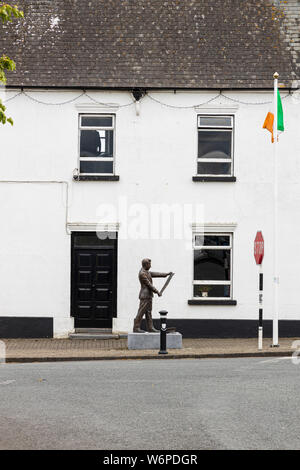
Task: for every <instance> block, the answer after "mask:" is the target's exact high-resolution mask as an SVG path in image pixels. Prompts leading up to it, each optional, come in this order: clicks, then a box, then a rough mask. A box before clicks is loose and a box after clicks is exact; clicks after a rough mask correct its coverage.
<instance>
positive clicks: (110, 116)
mask: <svg viewBox="0 0 300 470" xmlns="http://www.w3.org/2000/svg"><path fill="white" fill-rule="evenodd" d="M83 117H87V118H88V117H104V118H105V117H109V118H112V126H83V125H82V124H81V122H82V121H81V120H82V118H83ZM114 128H115V116H114V115H113V114H99V113H97V114H86V113H84V114H80V115H79V129H80V130H84V129H86V130H87V131H88V130H93V131H94V130H99V131H101V130H104V131H106V130H114Z"/></svg>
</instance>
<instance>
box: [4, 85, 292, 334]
mask: <svg viewBox="0 0 300 470" xmlns="http://www.w3.org/2000/svg"><path fill="white" fill-rule="evenodd" d="M15 93H16V92H13V91H10V92H7V93H6V96H5V97H4V98H10V97H12V96H13V95H14V94H15ZM28 94H30V96H32V97H34V98H35V99H38V100H42V101H45V102H51V103H55V102H56V103H58V102H64V101H68V100H71V99H72V98H76V97H77V96H78V95H79V94H80V91H72V92H70V91H55V92H54V91H44V92H42V91H41V92H33V91H32V92H28ZM89 94H90V95H91V96H92V97H93V98H94V99H96V100H98V101H99V102H105V103H116V104H119V105H122V104H126V103H129V102H130V100H131V96H130V94H129V93H127V92H90V93H89ZM224 94H226V95H227V96H229V97H231V98H234V99H237V100H240V101H245V102H265V101H270V100H271V99H272V94H271V93H257V92H235V93H234V92H227V93H224ZM151 95H152V96H153V97H155V98H156V99H158V100H160V101H162V102H164V103H169V104H172V105H175V106H177V105H178V106H191V105H194V104H198V103H202V102H205V101H207V100H209V99H210V98H212V97H213V96H215V95H216V93H204V92H185V93H184V92H177V94H173V93H171V92H161V93H158V92H152V93H151ZM79 103H80V104H82V105H84V104H87V105H88V104H90V103H91V100H89V98H87V97H86V96H83V97H81V98H80V99H79V100H78V101H75V102H72V103H69V104H66V105H61V106H46V105H42V104H38V103H37V102H34V101H31V100H29V99H28V97H26V96H24V95H20V96H18V97H17V98H15V99H14V100H11V101H10V102H8V113H9V114H11V115H12V116H13V118H14V121H15V125H14V126H13V127H12V128H11V127H10V126H9V125H7V126H4V127H1V128H0V136H1V154H0V180H49V181H50V180H56V181H66V182H68V183H69V210H68V221H69V222H72V223H78V222H84V223H97V222H99V206H100V205H101V203H103V202H106V203H110V204H114V205H115V206H116V207H117V206H118V204H119V201H120V199H121V200H123V202H124V201H125V198H126V202H127V205H128V208H129V210H130V208H131V209H132V204H134V203H140V204H143V207H146V210H147V208H148V209H149V208H150V206H151V204H160V203H166V204H173V203H179V204H197V203H200V204H203V207H204V219H205V221H206V222H208V223H236V224H237V226H236V230H235V233H234V261H233V282H234V299H236V300H237V306H223V307H217V306H205V307H203V306H189V305H188V304H187V300H188V299H190V298H191V296H192V276H193V254H192V250H191V245H189V244H187V243H186V241H184V240H149V239H146V240H144V239H142V240H133V239H127V240H124V239H120V241H119V247H118V317H117V319H116V320H115V321H114V330H115V331H128V330H129V329H130V328H131V325H132V320H133V317H134V316H135V314H136V310H137V307H138V291H139V285H138V280H137V273H138V270H139V268H140V260H141V259H142V258H144V257H150V258H152V264H153V270H161V271H170V270H172V271H175V273H176V276H175V277H174V278H173V280H172V282H171V284H170V285H169V287H168V289H167V290H166V292H165V294H164V296H163V297H162V298H160V299H158V298H156V299H155V302H154V316H155V317H157V316H158V315H157V312H158V310H159V309H161V308H166V309H167V310H168V311H169V312H170V313H169V316H170V318H171V317H172V318H187V319H188V318H191V319H194V318H201V319H202V318H224V319H225V318H226V319H243V318H244V319H256V318H257V315H258V307H257V279H258V272H257V267H256V265H255V262H254V258H253V239H254V236H255V233H256V231H257V230H262V231H263V234H264V238H265V245H266V254H265V260H264V273H265V286H264V287H265V296H264V300H265V318H271V317H272V256H273V251H272V230H273V225H272V217H273V212H272V211H273V199H272V198H273V154H272V145H271V143H270V135H269V133H268V132H267V131H265V130H263V129H262V124H263V121H264V118H265V115H266V113H267V111H268V110H269V105H261V106H255V105H251V106H250V105H243V104H239V105H238V109H237V111H236V128H235V163H234V165H235V176H236V177H237V181H236V183H222V182H218V183H195V182H193V181H192V176H193V175H195V174H196V156H197V113H200V111H199V110H198V111H196V110H195V109H193V108H192V109H174V108H169V107H165V106H161V105H160V104H157V103H155V102H154V101H152V100H150V99H149V98H147V97H146V98H144V99H143V100H142V102H141V113H140V116H137V115H136V112H135V106H129V107H124V108H122V107H120V108H119V109H118V110H117V111H116V174H118V175H120V181H119V182H74V181H72V172H73V169H74V168H75V167H78V160H77V157H78V113H79V111H78V108H77V107H76V105H78V104H79ZM235 105H236V104H235V103H233V102H232V101H229V100H227V99H226V98H221V99H218V100H215V101H213V102H212V103H210V106H213V107H215V108H218V110H219V109H220V108H221V109H224V113H226V112H228V111H227V110H228V108H230V110H231V109H232V107H233V106H235ZM208 106H209V105H206V106H205V108H207V107H208ZM283 106H284V114H285V125H286V132H285V133H284V134H282V135H281V136H280V144H279V154H280V171H279V174H280V180H279V199H280V207H279V211H280V214H279V222H280V246H281V249H280V260H279V266H280V318H282V319H300V311H299V310H300V309H299V296H298V284H299V280H298V270H299V266H300V237H299V235H298V230H299V225H300V224H299V220H300V204H299V202H300V133H299V122H300V101H297V100H295V99H293V98H292V97H288V98H287V99H284V101H283ZM199 109H200V108H199ZM205 110H206V109H205ZM93 112H97V110H96V109H95V110H94V111H93ZM99 112H105V111H104V109H103V108H99ZM64 191H65V185H63V184H53V183H52V184H45V183H44V184H32V185H31V184H18V183H15V184H8V183H1V181H0V198H1V199H0V200H1V209H0V210H1V221H2V229H1V231H0V233H1V235H0V241H1V245H0V256H1V263H0V285H1V289H0V315H3V316H8V315H11V316H53V317H54V319H55V322H54V324H55V335H56V336H58V335H64V334H67V332H68V331H70V330H71V329H72V326H73V323H72V319H70V304H69V303H70V236H69V235H67V233H66V230H65V196H64ZM113 219H114V220H107V221H114V222H120V221H121V216H120V215H119V216H115V217H113ZM130 221H132V217H129V223H130ZM101 222H103V220H102V221H101ZM193 222H195V223H197V222H201V221H199V220H193ZM190 228H191V227H190ZM121 230H124V223H123V224H122V221H121ZM120 236H121V233H120ZM162 282H163V280H155V284H156V285H157V286H158V285H161V284H162Z"/></svg>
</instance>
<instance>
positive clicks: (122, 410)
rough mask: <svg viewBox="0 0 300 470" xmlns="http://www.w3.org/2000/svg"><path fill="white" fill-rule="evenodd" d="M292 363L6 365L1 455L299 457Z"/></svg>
mask: <svg viewBox="0 0 300 470" xmlns="http://www.w3.org/2000/svg"><path fill="white" fill-rule="evenodd" d="M299 383H300V365H298V366H297V365H294V364H292V362H291V358H272V359H270V358H241V359H236V358H235V359H202V360H197V359H196V360H195V359H193V360H186V359H184V360H183V359H181V360H144V361H141V360H140V361H131V360H126V361H124V360H123V361H90V362H53V363H40V364H37V363H34V364H6V365H5V364H0V396H1V400H0V427H1V433H0V449H122V450H124V449H159V450H176V449H183V450H188V449H195V450H200V449H300V439H299V433H300V393H299Z"/></svg>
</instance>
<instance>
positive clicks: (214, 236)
mask: <svg viewBox="0 0 300 470" xmlns="http://www.w3.org/2000/svg"><path fill="white" fill-rule="evenodd" d="M231 266H232V234H230V233H221V234H219V233H211V234H209V233H205V234H195V235H194V282H193V297H194V298H195V297H196V298H199V297H201V298H202V299H204V300H205V299H212V298H215V299H220V298H225V299H230V298H232V269H231Z"/></svg>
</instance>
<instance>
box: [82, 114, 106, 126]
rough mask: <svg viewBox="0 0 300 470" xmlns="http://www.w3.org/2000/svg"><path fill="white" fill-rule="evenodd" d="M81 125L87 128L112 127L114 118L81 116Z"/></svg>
mask: <svg viewBox="0 0 300 470" xmlns="http://www.w3.org/2000/svg"><path fill="white" fill-rule="evenodd" d="M81 125H82V126H87V127H112V125H113V118H112V116H81Z"/></svg>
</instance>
